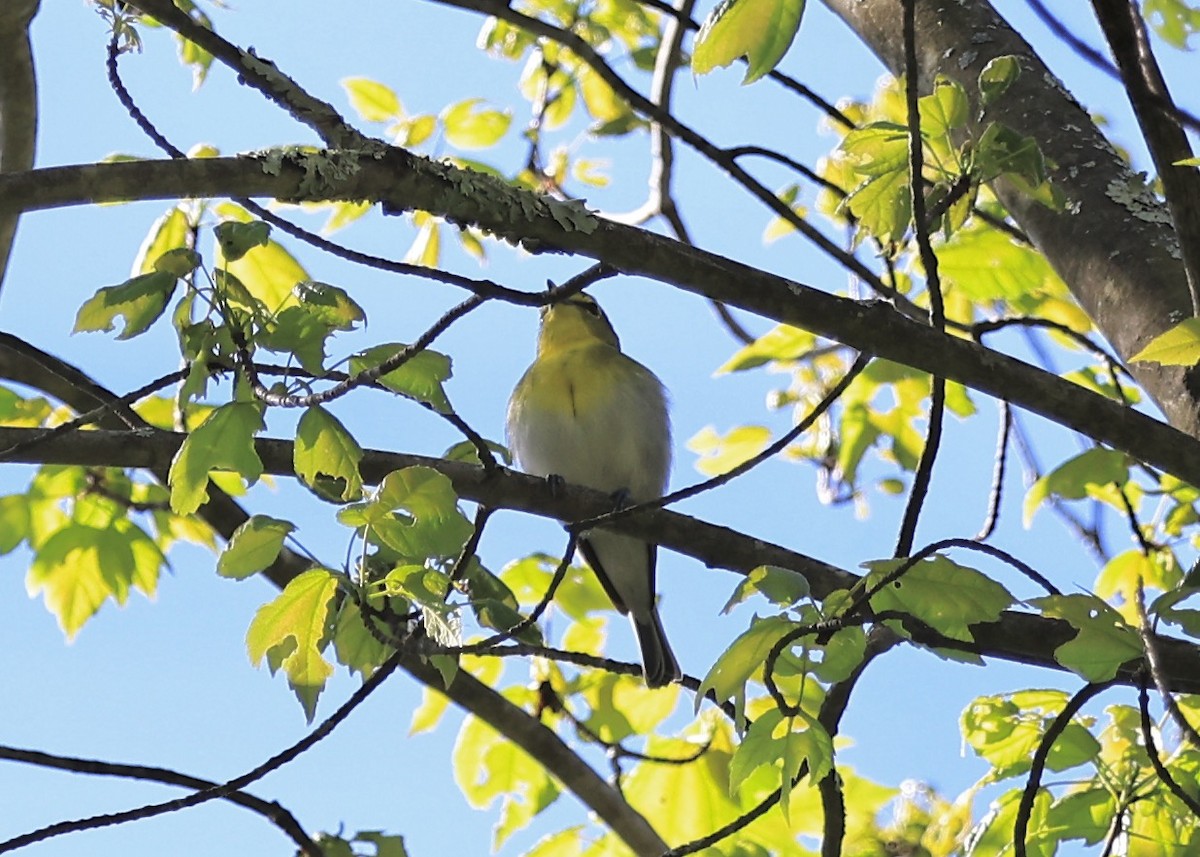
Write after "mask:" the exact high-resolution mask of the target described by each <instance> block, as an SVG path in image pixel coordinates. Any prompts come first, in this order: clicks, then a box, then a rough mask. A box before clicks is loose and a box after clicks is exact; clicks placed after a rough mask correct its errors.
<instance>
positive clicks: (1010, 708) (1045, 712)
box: [961, 690, 1100, 779]
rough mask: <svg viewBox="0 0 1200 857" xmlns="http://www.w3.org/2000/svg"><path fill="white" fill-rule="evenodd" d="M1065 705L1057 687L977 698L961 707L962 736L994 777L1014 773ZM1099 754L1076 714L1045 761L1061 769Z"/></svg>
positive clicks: (1023, 768)
mask: <svg viewBox="0 0 1200 857" xmlns="http://www.w3.org/2000/svg"><path fill="white" fill-rule="evenodd" d="M1066 704H1067V694H1066V693H1065V692H1063V691H1060V690H1028V691H1020V692H1018V693H1015V694H1011V695H1009V696H984V697H980V698H978V699H976V700H974V701H973V702H972V703H971V704H970V705H969V706H967V708H966V709H964V710H963V713H962V721H961V728H962V735H963V739H964V740H965V741H966V742H967V743H968V744H970V745H971V747H972V748H973V749H974V750H975V752H976V753H978V754H979V755H980V756H982V757H983V758H984V759H986V760H987V761H988V763H989V764H991V765H992V767H993V768H995V772H994V774H993V775H992V776H993V777H994V778H996V779H1003V778H1006V777H1014V776H1019V775H1021V774H1024V773H1025V772H1026V771H1028V770H1029V768H1030V764H1031V760H1032V758H1033V754H1034V752H1035V751H1036V750H1037V748H1038V745H1039V744H1041V743H1042V737H1043V736H1044V735H1045V734H1046V730H1047V729H1048V728H1049V727H1050V724H1051V723H1052V722H1053V720H1054V719H1055V717H1057V715H1058V714H1059V712H1061V711H1062V709H1063V707H1064V706H1065V705H1066ZM1099 752H1100V744H1099V742H1097V741H1096V739H1095V738H1094V737H1092V735H1091V733H1090V732H1088V730H1087V728H1086V726H1084V725H1083V724H1081V723H1080V722H1079V720H1078V718H1076V719H1074V720H1072V722H1071V723H1069V724H1068V725H1067V727H1066V728H1065V729H1064V730H1063V732H1062V734H1060V735H1059V737H1058V739H1057V740H1056V741H1055V742H1054V745H1053V746H1052V747H1051V748H1050V754H1049V756H1048V757H1047V760H1046V763H1047V767H1049V768H1050V770H1052V771H1065V770H1067V769H1069V768H1073V767H1075V766H1077V765H1081V764H1084V763H1085V762H1088V761H1090V760H1092V759H1094V758H1095V757H1096V755H1097V754H1098V753H1099Z"/></svg>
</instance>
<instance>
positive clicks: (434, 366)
mask: <svg viewBox="0 0 1200 857" xmlns="http://www.w3.org/2000/svg"><path fill="white" fill-rule="evenodd" d="M405 348H407V346H406V345H404V343H401V342H391V343H387V344H385V345H376V346H374V347H373V348H368V349H367V350H365V351H360V352H359V353H358V354H355V355H354V356H353V357H351V358H350V372H351V374H354V375H357V374H358V373H359V372H363V371H365V370H367V369H373V368H375V367H376V366H378V365H379V364H381V363H383V362H384V361H385V360H387V359H388V358H390V357H392V356H393V355H395V354H398V353H399V352H401V351H403V350H404V349H405ZM451 374H452V372H451V368H450V358H449V357H447V356H446V355H445V354H439V353H438V352H436V351H430V350H428V349H424V350H422V351H418V352H417V353H416V354H414V355H413V356H412V357H411V358H410V359H409V360H407V361H406V362H405V363H404V364H402V365H401V366H400V367H399V368H398V369H393V370H392V371H391V372H388V373H387V374H386V375H384V376H382V377H381V378H380V379H379V383H380V384H382V385H383V386H385V387H387V388H388V389H389V390H394V391H395V392H397V393H400V394H401V395H404V396H408V397H409V398H412V399H416V400H417V401H418V402H426V403H428V404H430V405H432V406H433V407H434V408H435V409H436V410H438V411H439V412H441V413H444V414H445V413H450V412H451V410H452V408H451V407H450V401H449V399H447V398H446V391H445V389H444V388H443V386H442V384H443V382H445V381H447V380H448V379H449V378H450V376H451Z"/></svg>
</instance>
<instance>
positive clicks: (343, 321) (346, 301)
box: [292, 280, 367, 330]
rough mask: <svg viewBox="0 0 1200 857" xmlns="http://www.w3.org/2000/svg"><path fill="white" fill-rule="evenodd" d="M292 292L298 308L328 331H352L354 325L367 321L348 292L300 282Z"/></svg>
mask: <svg viewBox="0 0 1200 857" xmlns="http://www.w3.org/2000/svg"><path fill="white" fill-rule="evenodd" d="M292 291H293V293H294V294H295V296H296V298H297V299H298V300H299V301H300V308H301V309H303V310H304V311H305V312H307V313H308V314H309V315H311V316H312V317H313V318H315V319H317V320H318V321H320V322H321V323H322V324H324V325H325V326H327V327H328V328H329V329H330V330H353V329H354V327H355V325H358V324H361V323H362V322H364V321H366V319H367V314H366V313H365V312H364V311H363V308H362V307H361V306H359V305H358V304H357V303H356V302H355V301H354V299H353V298H351V297H350V294H349V292H347V291H346V290H345V289H341V288H338V287H337V286H331V285H329V284H328V283H320V282H317V281H316V280H301V281H300V282H298V283H296V285H295V286H294V287H293V290H292Z"/></svg>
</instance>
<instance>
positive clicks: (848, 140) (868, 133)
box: [838, 122, 908, 178]
mask: <svg viewBox="0 0 1200 857" xmlns="http://www.w3.org/2000/svg"><path fill="white" fill-rule="evenodd" d="M838 149H839V150H840V151H841V153H842V155H843V157H844V158H845V159H846V160H847V161H849V163H850V165H851V167H852V168H853V170H854V172H856V173H858V174H859V175H863V176H871V177H878V176H883V175H888V174H890V173H902V174H903V175H904V176H905V178H907V176H908V128H906V127H905V126H904V125H899V124H897V123H895V122H872V123H870V124H868V125H863V126H861V127H859V128H855V129H854V130H853V131H850V132H849V133H848V134H846V136H845V137H844V138H842V143H841V145H840V146H839V147H838Z"/></svg>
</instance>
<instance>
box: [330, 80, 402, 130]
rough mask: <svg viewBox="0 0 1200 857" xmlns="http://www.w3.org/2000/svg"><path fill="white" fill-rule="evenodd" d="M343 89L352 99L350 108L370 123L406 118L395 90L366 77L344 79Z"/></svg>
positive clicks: (342, 82) (342, 81)
mask: <svg viewBox="0 0 1200 857" xmlns="http://www.w3.org/2000/svg"><path fill="white" fill-rule="evenodd" d="M341 84H342V89H344V90H346V95H347V96H349V98H350V106H351V107H353V108H354V109H355V110H357V111H358V115H359V116H361V117H362V118H363V119H365V120H366V121H368V122H390V121H393V120H396V119H400V118H402V117H403V116H404V108H403V107H402V106H401V105H400V99H399V98H398V97H397V96H396V93H395V91H394V90H392V89H391V88H390V87H388V86H385V85H384V84H382V83H380V82H379V81H376V80H370V79H369V78H365V77H344V78H342V80H341Z"/></svg>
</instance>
